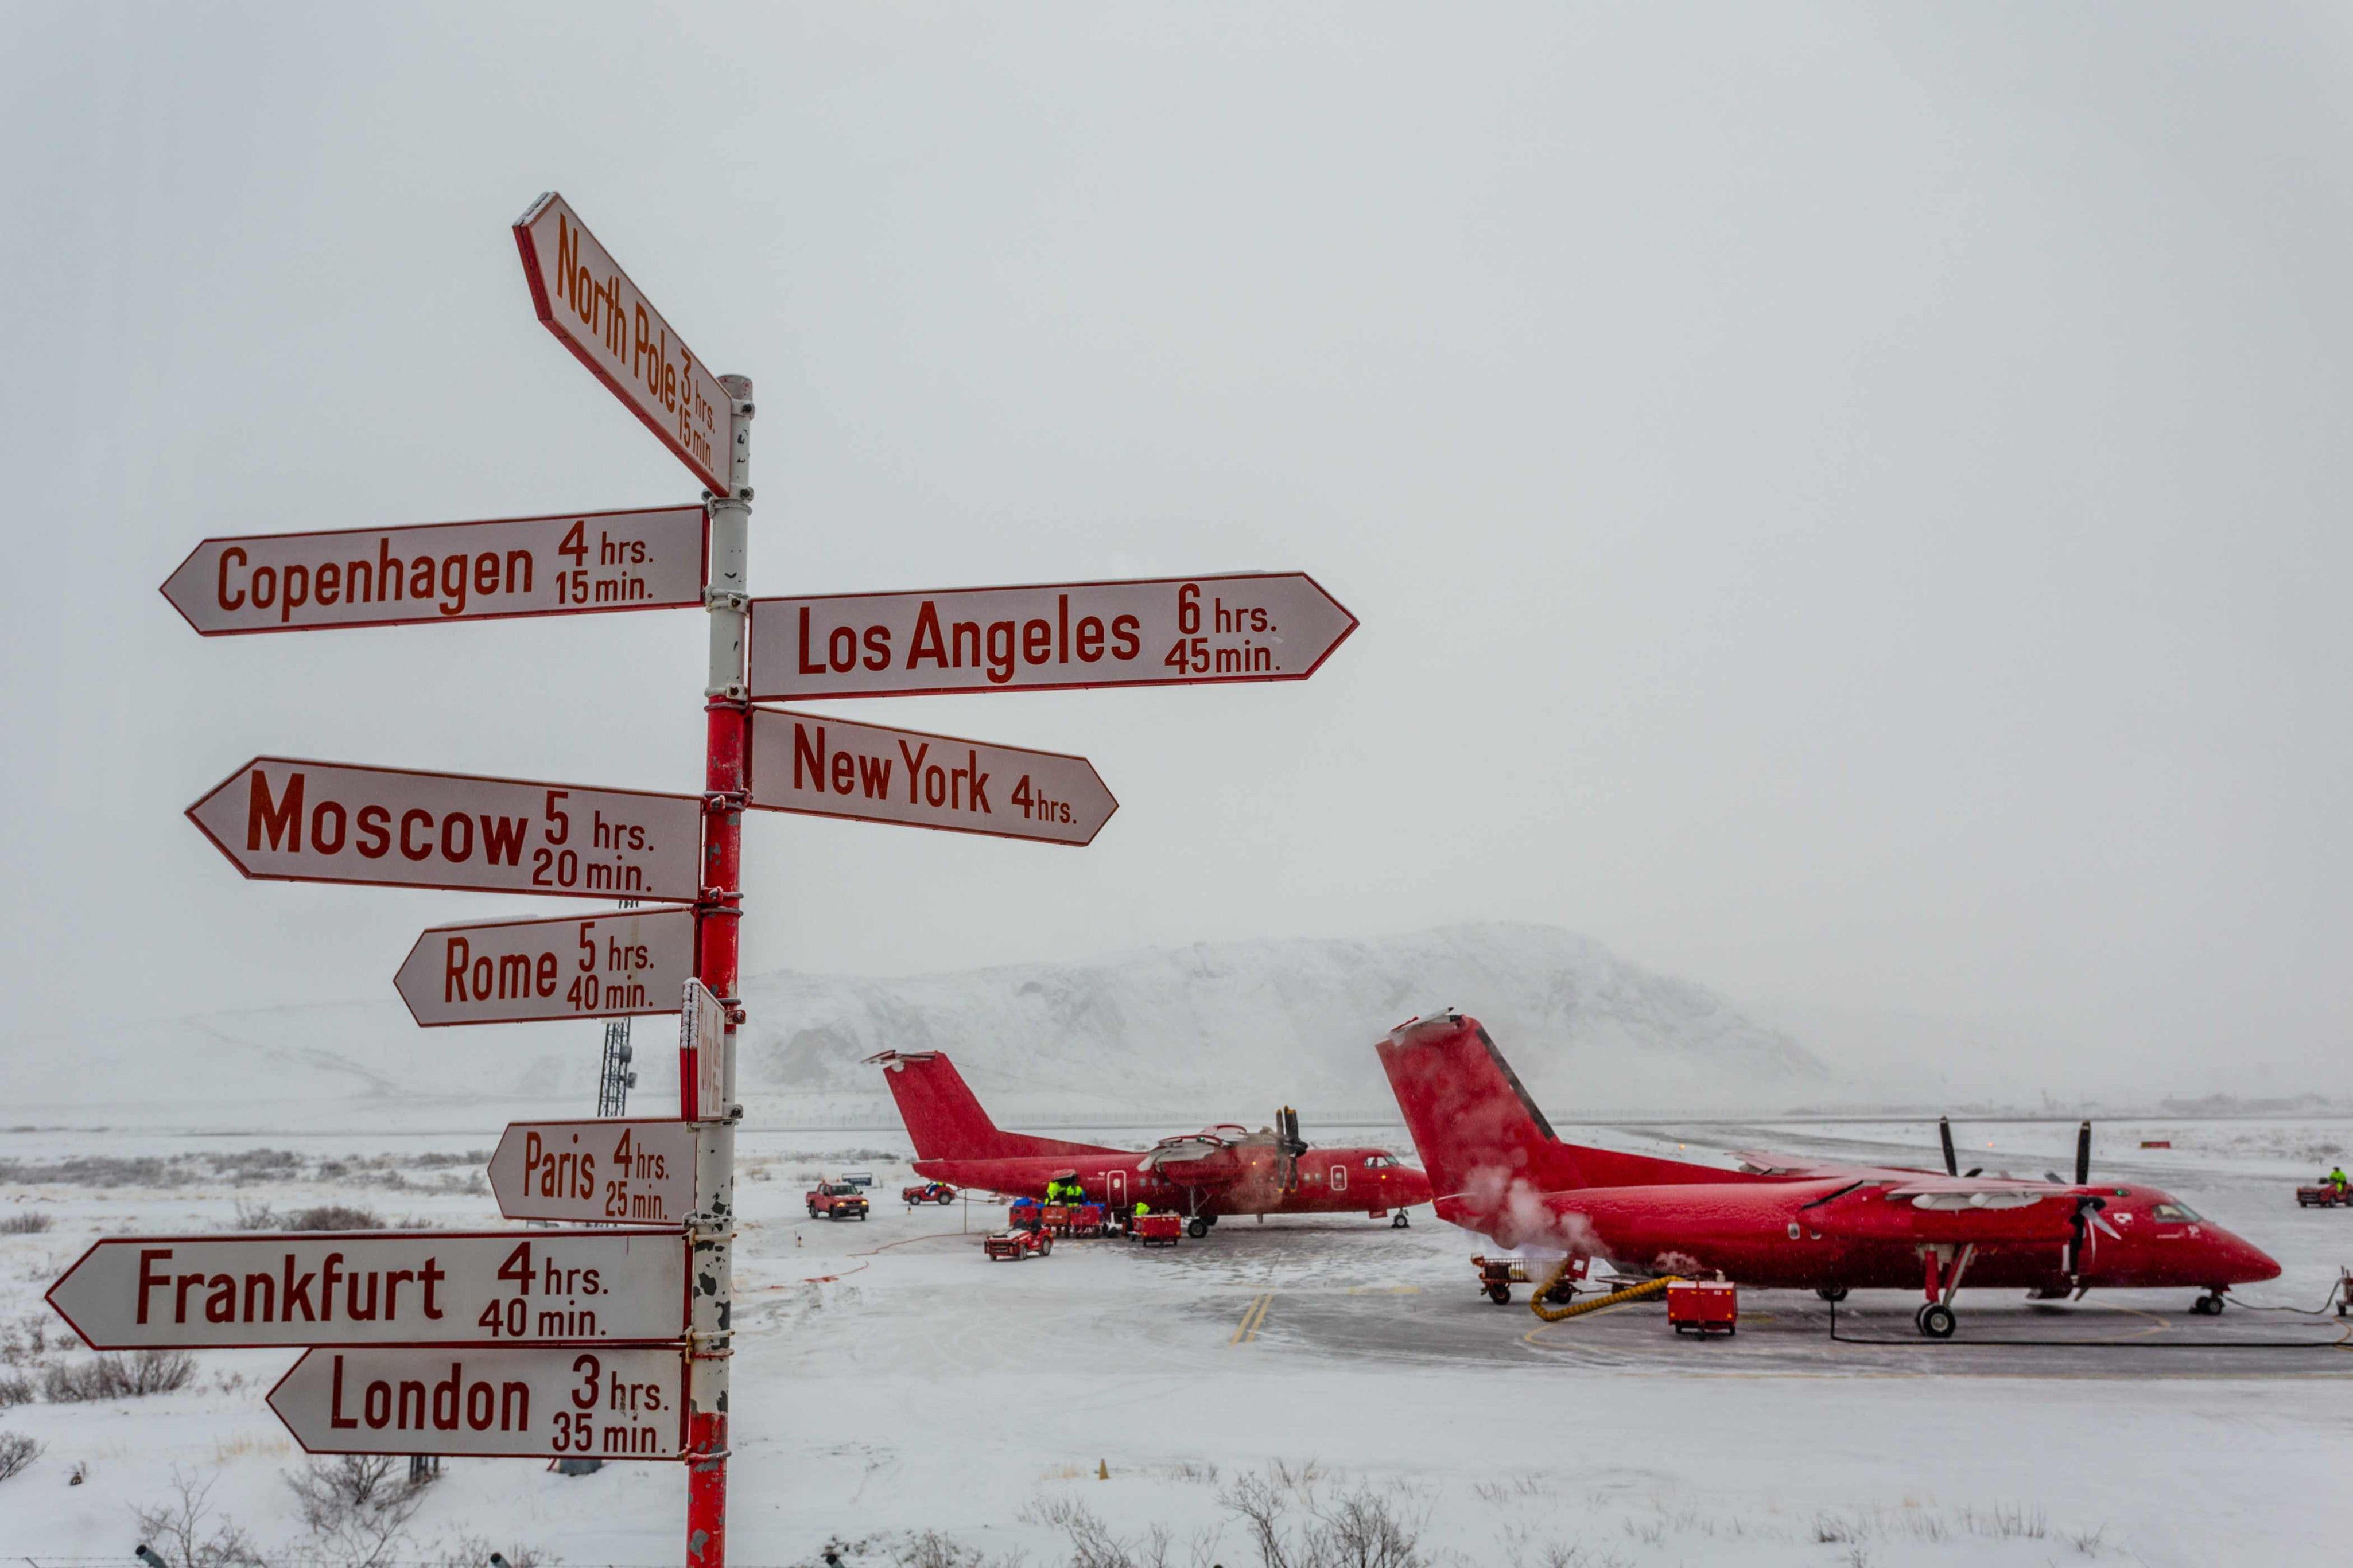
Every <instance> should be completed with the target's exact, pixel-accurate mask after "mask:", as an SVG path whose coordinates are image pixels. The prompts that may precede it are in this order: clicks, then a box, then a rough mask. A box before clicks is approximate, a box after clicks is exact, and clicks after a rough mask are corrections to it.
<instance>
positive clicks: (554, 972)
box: [392, 908, 694, 1029]
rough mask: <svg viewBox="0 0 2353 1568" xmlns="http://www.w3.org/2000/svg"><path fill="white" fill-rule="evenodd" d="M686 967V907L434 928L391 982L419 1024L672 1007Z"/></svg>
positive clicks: (689, 930)
mask: <svg viewBox="0 0 2353 1568" xmlns="http://www.w3.org/2000/svg"><path fill="white" fill-rule="evenodd" d="M691 973H694V911H693V910H686V909H677V908H670V909H648V910H621V911H620V912H618V913H617V914H609V915H593V916H589V917H586V918H585V919H563V920H552V921H485V922H482V923H480V924H477V925H451V926H435V927H433V928H432V929H431V930H430V931H427V932H426V933H425V934H424V935H422V936H420V937H418V938H417V945H416V946H415V947H412V948H410V949H409V950H408V957H407V959H406V961H405V962H404V963H402V964H401V966H400V973H397V974H396V975H394V976H393V982H392V983H393V984H394V985H395V986H396V988H398V990H399V992H400V999H401V1000H402V1001H404V1002H406V1003H407V1004H408V1012H409V1016H411V1017H413V1018H415V1019H416V1020H417V1022H418V1023H419V1024H421V1025H423V1026H425V1027H427V1028H428V1029H430V1028H436V1027H438V1026H441V1025H445V1024H519V1023H526V1022H530V1021H532V1020H534V1019H545V1018H617V1017H622V1016H627V1015H629V1014H636V1013H675V1012H677V1011H678V1009H679V993H680V987H681V986H682V985H683V984H685V982H686V978H687V976H688V975H690V974H691Z"/></svg>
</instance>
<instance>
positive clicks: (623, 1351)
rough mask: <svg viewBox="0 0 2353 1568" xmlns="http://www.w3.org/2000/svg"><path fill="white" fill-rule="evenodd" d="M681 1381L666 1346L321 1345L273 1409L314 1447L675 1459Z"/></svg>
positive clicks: (678, 1364)
mask: <svg viewBox="0 0 2353 1568" xmlns="http://www.w3.org/2000/svg"><path fill="white" fill-rule="evenodd" d="M685 1383H686V1358H685V1357H684V1356H683V1355H681V1353H680V1352H678V1351H677V1350H676V1349H675V1348H667V1347H660V1346H632V1347H623V1346H604V1347H599V1348H597V1349H595V1350H583V1349H581V1348H579V1347H578V1346H565V1347H564V1348H562V1349H533V1350H522V1349H507V1348H501V1349H497V1350H484V1349H471V1350H464V1351H441V1350H413V1349H412V1350H381V1349H376V1348H373V1347H370V1348H366V1349H353V1350H314V1351H311V1352H306V1353H305V1354H304V1355H303V1357H302V1359H301V1361H298V1362H296V1363H294V1367H293V1370H292V1371H290V1372H289V1373H287V1374H286V1375H285V1376H284V1377H282V1378H280V1379H279V1380H278V1386H277V1387H275V1388H273V1389H271V1390H270V1391H269V1408H270V1409H272V1410H274V1411H276V1412H277V1413H278V1419H279V1420H280V1421H282V1422H284V1423H285V1424H286V1430H287V1431H288V1432H290V1433H291V1434H292V1435H293V1437H294V1440H295V1441H296V1442H298V1443H300V1444H301V1445H302V1450H303V1452H305V1453H309V1454H452V1455H456V1454H465V1455H473V1456H477V1457H481V1458H517V1459H542V1458H547V1459H568V1458H598V1459H675V1458H678V1457H679V1455H680V1454H681V1452H682V1451H683V1449H684V1446H685V1436H686V1433H685V1426H686V1388H685Z"/></svg>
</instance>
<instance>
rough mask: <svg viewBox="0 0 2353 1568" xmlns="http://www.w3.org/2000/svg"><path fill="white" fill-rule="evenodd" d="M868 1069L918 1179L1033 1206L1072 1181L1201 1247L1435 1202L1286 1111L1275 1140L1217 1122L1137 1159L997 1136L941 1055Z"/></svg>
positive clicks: (1381, 1163)
mask: <svg viewBox="0 0 2353 1568" xmlns="http://www.w3.org/2000/svg"><path fill="white" fill-rule="evenodd" d="M867 1059H868V1060H869V1061H871V1062H875V1063H879V1064H881V1067H882V1068H883V1074H882V1077H883V1081H885V1082H886V1083H888V1084H889V1085H890V1086H891V1097H892V1099H893V1100H897V1101H898V1102H899V1115H900V1117H901V1118H902V1120H903V1121H905V1122H906V1124H907V1136H908V1137H909V1138H910V1139H911V1140H913V1142H914V1145H915V1171H916V1173H917V1174H919V1175H922V1176H926V1177H929V1178H930V1179H932V1180H934V1181H941V1182H953V1183H955V1184H957V1185H958V1186H966V1187H979V1188H982V1189H984V1190H986V1191H988V1192H993V1193H1008V1194H1016V1195H1019V1196H1025V1197H1035V1198H1042V1197H1044V1196H1045V1195H1046V1184H1047V1183H1049V1182H1062V1183H1069V1182H1072V1181H1075V1182H1077V1183H1078V1184H1080V1185H1081V1186H1082V1187H1083V1188H1085V1190H1086V1194H1087V1198H1088V1200H1089V1201H1090V1202H1092V1203H1099V1204H1103V1205H1105V1206H1106V1207H1108V1208H1109V1209H1110V1210H1111V1211H1112V1213H1113V1214H1115V1215H1124V1214H1126V1213H1128V1212H1130V1211H1131V1210H1132V1209H1133V1208H1134V1205H1136V1204H1138V1203H1145V1204H1148V1205H1151V1206H1152V1207H1153V1208H1155V1209H1158V1210H1162V1211H1167V1210H1174V1211H1175V1212H1176V1213H1178V1214H1181V1215H1186V1216H1187V1226H1186V1228H1187V1231H1189V1232H1190V1233H1191V1234H1192V1235H1193V1236H1194V1237H1197V1238H1198V1237H1204V1236H1207V1235H1208V1233H1209V1227H1210V1226H1213V1225H1215V1224H1216V1223H1217V1222H1218V1220H1219V1217H1220V1216H1221V1215H1246V1214H1257V1215H1266V1214H1365V1215H1372V1216H1373V1217H1374V1218H1376V1219H1378V1218H1380V1217H1381V1216H1382V1215H1388V1214H1394V1215H1395V1216H1396V1217H1395V1219H1394V1220H1393V1221H1392V1222H1391V1223H1392V1224H1394V1225H1397V1226H1403V1225H1404V1224H1405V1223H1406V1214H1405V1211H1406V1210H1407V1209H1408V1208H1409V1207H1411V1206H1412V1205H1415V1204H1426V1203H1428V1202H1430V1178H1429V1177H1427V1176H1425V1175H1423V1174H1422V1173H1420V1172H1419V1171H1417V1170H1415V1169H1414V1168H1413V1167H1412V1166H1410V1165H1403V1164H1399V1163H1398V1158H1397V1156H1396V1155H1394V1154H1392V1153H1390V1152H1388V1150H1386V1149H1373V1148H1366V1149H1321V1148H1315V1147H1312V1146H1311V1145H1310V1144H1309V1143H1308V1142H1307V1141H1306V1140H1305V1139H1303V1138H1302V1137H1300V1136H1299V1115H1298V1112H1296V1111H1293V1110H1284V1111H1283V1113H1282V1118H1281V1120H1282V1127H1281V1129H1280V1130H1279V1131H1259V1132H1252V1131H1250V1130H1249V1129H1247V1128H1243V1127H1239V1126H1234V1125H1230V1124H1220V1125H1218V1126H1215V1127H1208V1128H1204V1129H1202V1130H1201V1131H1198V1132H1184V1133H1179V1134H1177V1135H1176V1136H1175V1137H1173V1138H1163V1139H1162V1140H1161V1141H1160V1142H1157V1143H1155V1144H1154V1145H1153V1146H1152V1147H1151V1148H1149V1149H1146V1150H1143V1151H1140V1152H1139V1151H1137V1150H1133V1149H1108V1148H1104V1147H1103V1146H1102V1145H1100V1144H1094V1143H1071V1142H1064V1141H1063V1140H1061V1139H1059V1138H1039V1137H1034V1136H1032V1135H1031V1134H1029V1133H1027V1132H1007V1131H1003V1130H1001V1129H1000V1128H998V1126H997V1123H996V1122H994V1121H990V1120H989V1116H988V1112H987V1111H986V1110H982V1109H981V1105H980V1101H979V1100H977V1099H976V1098H975V1097H974V1095H973V1092H972V1090H971V1089H968V1088H966V1087H965V1081H964V1078H963V1075H962V1074H960V1073H958V1072H957V1071H956V1069H955V1066H954V1065H953V1064H951V1063H950V1062H949V1060H948V1058H946V1057H945V1056H944V1055H942V1054H941V1053H940V1052H938V1051H884V1052H882V1053H881V1055H880V1056H875V1057H870V1058H867Z"/></svg>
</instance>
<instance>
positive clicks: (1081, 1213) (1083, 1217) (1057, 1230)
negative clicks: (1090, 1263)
mask: <svg viewBox="0 0 2353 1568" xmlns="http://www.w3.org/2000/svg"><path fill="white" fill-rule="evenodd" d="M1039 1212H1040V1213H1041V1215H1043V1223H1044V1224H1045V1226H1046V1228H1047V1229H1048V1230H1050V1231H1052V1232H1053V1233H1054V1234H1055V1235H1056V1236H1078V1237H1087V1236H1101V1235H1102V1234H1103V1230H1104V1225H1103V1205H1101V1204H1048V1205H1046V1206H1045V1208H1044V1209H1043V1210H1041V1211H1039Z"/></svg>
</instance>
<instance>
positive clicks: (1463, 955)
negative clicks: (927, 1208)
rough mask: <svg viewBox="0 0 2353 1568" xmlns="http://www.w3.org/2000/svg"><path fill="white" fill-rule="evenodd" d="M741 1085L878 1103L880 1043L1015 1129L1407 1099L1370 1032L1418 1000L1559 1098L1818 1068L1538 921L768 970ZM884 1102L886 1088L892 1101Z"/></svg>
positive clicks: (1785, 1084)
mask: <svg viewBox="0 0 2353 1568" xmlns="http://www.w3.org/2000/svg"><path fill="white" fill-rule="evenodd" d="M744 996H745V1003H746V1005H748V1007H749V1008H750V1010H751V1014H752V1023H751V1026H750V1029H749V1039H748V1041H747V1043H746V1046H745V1048H744V1054H743V1056H742V1058H740V1060H741V1066H740V1074H741V1087H742V1088H743V1089H744V1090H745V1091H746V1092H747V1093H748V1094H751V1095H755V1096H757V1095H765V1094H768V1093H787V1094H790V1093H799V1094H818V1095H822V1096H824V1097H826V1098H828V1099H836V1098H848V1099H854V1098H857V1097H860V1096H865V1097H876V1096H878V1095H879V1092H880V1079H879V1077H878V1076H877V1073H876V1069H874V1068H868V1067H863V1066H860V1063H861V1061H862V1060H863V1058H867V1057H869V1056H871V1055H872V1054H873V1053H875V1052H876V1051H880V1050H885V1049H898V1050H934V1049H936V1050H944V1051H946V1052H947V1053H949V1055H950V1056H951V1057H953V1058H955V1061H956V1062H957V1063H958V1065H959V1066H960V1067H961V1068H963V1069H964V1072H965V1077H966V1078H967V1079H969V1080H970V1081H971V1083H972V1084H973V1086H974V1089H976V1092H978V1093H979V1094H980V1095H981V1097H982V1099H983V1100H985V1101H987V1103H988V1104H989V1105H990V1107H991V1109H992V1110H997V1111H998V1119H999V1120H1000V1121H1007V1122H1008V1124H1009V1123H1010V1121H1013V1120H1017V1119H1019V1118H1020V1117H1022V1116H1024V1115H1027V1116H1029V1117H1030V1118H1031V1119H1033V1120H1034V1119H1035V1118H1037V1117H1039V1116H1046V1117H1088V1118H1102V1117H1111V1116H1129V1115H1134V1116H1140V1117H1144V1118H1145V1119H1147V1120H1167V1119H1169V1118H1171V1117H1176V1118H1179V1119H1182V1118H1184V1117H1188V1116H1205V1117H1206V1116H1218V1117H1222V1118H1226V1119H1247V1120H1249V1121H1252V1122H1253V1123H1255V1122H1257V1121H1264V1120H1268V1119H1270V1118H1271V1115H1272V1113H1273V1110H1274V1109H1275V1107H1276V1106H1277V1105H1279V1104H1283V1103H1291V1104H1296V1105H1300V1106H1302V1107H1303V1108H1306V1109H1307V1110H1308V1113H1309V1119H1310V1120H1311V1121H1312V1120H1313V1119H1314V1117H1315V1116H1316V1115H1319V1114H1320V1115H1322V1116H1324V1117H1329V1118H1337V1117H1351V1118H1355V1117H1363V1116H1367V1115H1371V1116H1386V1115H1390V1114H1393V1113H1394V1105H1393V1102H1392V1101H1391V1100H1390V1098H1389V1093H1388V1082H1387V1080H1386V1079H1384V1078H1383V1077H1382V1076H1381V1072H1380V1068H1379V1064H1378V1062H1377V1060H1376V1059H1375V1058H1374V1055H1373V1049H1372V1045H1373V1042H1374V1041H1375V1040H1376V1039H1377V1038H1379V1037H1381V1036H1382V1035H1383V1034H1384V1033H1386V1032H1387V1031H1388V1029H1389V1028H1390V1027H1392V1026H1395V1025H1397V1024H1398V1023H1400V1022H1402V1021H1403V1020H1404V1019H1406V1018H1407V1017H1409V1016H1413V1015H1415V1014H1418V1013H1430V1012H1436V1011H1438V1010H1439V1009H1440V1008H1443V1007H1448V1006H1453V1007H1458V1008H1460V1009H1461V1010H1462V1011H1464V1012H1468V1013H1471V1014H1472V1015H1474V1016H1477V1017H1478V1018H1480V1019H1481V1020H1482V1022H1484V1023H1485V1024H1486V1025H1487V1026H1488V1028H1489V1030H1490V1031H1491V1032H1492V1033H1493V1035H1494V1037H1495V1039H1496V1043H1497V1044H1498V1045H1499V1046H1500V1047H1502V1048H1503V1050H1504V1054H1505V1055H1506V1056H1507V1057H1509V1058H1511V1061H1512V1063H1513V1065H1514V1068H1517V1069H1518V1070H1519V1072H1520V1074H1521V1076H1522V1077H1523V1078H1524V1079H1526V1080H1527V1082H1528V1084H1529V1087H1530V1089H1532V1090H1533V1091H1534V1092H1535V1093H1536V1094H1537V1095H1538V1096H1539V1097H1540V1098H1541V1099H1543V1100H1544V1101H1545V1103H1546V1105H1547V1106H1548V1107H1553V1108H1557V1109H1558V1110H1561V1111H1562V1113H1564V1114H1576V1113H1577V1112H1579V1111H1584V1112H1588V1113H1589V1112H1590V1111H1592V1110H1599V1109H1602V1108H1610V1109H1624V1108H1629V1107H1661V1108H1665V1107H1672V1108H1676V1109H1698V1108H1709V1107H1721V1108H1726V1109H1742V1110H1757V1109H1758V1108H1760V1107H1778V1106H1779V1105H1781V1104H1782V1103H1784V1102H1785V1100H1787V1099H1788V1095H1789V1094H1790V1093H1791V1092H1793V1091H1799V1092H1811V1091H1813V1090H1814V1089H1816V1087H1817V1086H1818V1085H1819V1084H1820V1082H1821V1080H1822V1079H1823V1078H1824V1076H1825V1075H1824V1070H1823V1068H1822V1066H1821V1064H1820V1062H1819V1061H1817V1060H1816V1059H1815V1058H1813V1057H1812V1056H1811V1055H1810V1054H1809V1053H1808V1052H1807V1051H1806V1050H1805V1049H1804V1048H1803V1047H1800V1046H1799V1044H1798V1043H1797V1042H1796V1041H1795V1040H1793V1039H1791V1038H1790V1037H1788V1036H1787V1035H1784V1034H1780V1033H1778V1032H1777V1031H1774V1030H1771V1029H1767V1028H1765V1027H1762V1026H1758V1025H1757V1024H1754V1023H1752V1022H1750V1021H1749V1020H1748V1019H1746V1018H1745V1017H1743V1016H1741V1015H1740V1013H1739V1012H1738V1011H1737V1010H1736V1009H1735V1008H1734V1007H1733V1005H1731V1004H1730V1003H1729V1002H1728V1001H1726V1000H1725V998H1724V997H1722V996H1719V995H1717V994H1715V993H1714V992H1712V991H1709V990H1707V989H1706V988H1705V987H1704V986H1700V985H1695V984H1692V983H1691V982H1689V981H1685V980H1678V979H1675V978H1672V977H1671V976H1667V975H1662V974H1656V973H1651V972H1650V971H1648V970H1644V969H1641V968H1640V967H1638V966H1636V965H1634V964H1631V963H1626V962H1625V961H1624V960H1622V959H1620V958H1619V957H1617V956H1616V955H1615V954H1613V953H1611V952H1609V950H1608V949H1606V948H1604V947H1602V946H1601V945H1600V944H1599V943H1598V942H1591V941H1589V940H1588V939H1586V938H1584V937H1581V936H1577V935H1575V934H1573V933H1571V932H1568V931H1560V930H1557V929H1556V928H1552V927H1546V926H1534V925H1507V924H1494V923H1486V924H1476V925H1459V926H1448V927H1444V928H1441V929H1440V930H1436V931H1418V932H1414V933H1412V934H1410V935H1405V936H1394V937H1383V938H1377V939H1372V940H1366V941H1350V940H1338V939H1324V940H1299V941H1285V942H1221V943H1216V944H1202V945H1196V946H1193V947H1187V948H1179V949H1174V950H1166V949H1156V950H1149V951H1145V952H1126V953H1118V954H1114V955H1112V956H1109V957H1104V958H1097V959H1090V960H1086V961H1084V962H1082V963H1055V964H1021V965H1015V966H1009V967H1006V968H1001V969H987V970H981V971H977V972H974V973H962V974H941V975H926V976H921V977H917V978H913V979H892V980H874V979H855V978H845V977H834V976H818V975H797V974H790V973H780V974H766V975H762V976H759V977H757V978H755V979H754V980H752V981H751V982H749V983H748V984H746V986H745V987H744ZM879 1103H881V1102H880V1101H879V1100H878V1104H879Z"/></svg>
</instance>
